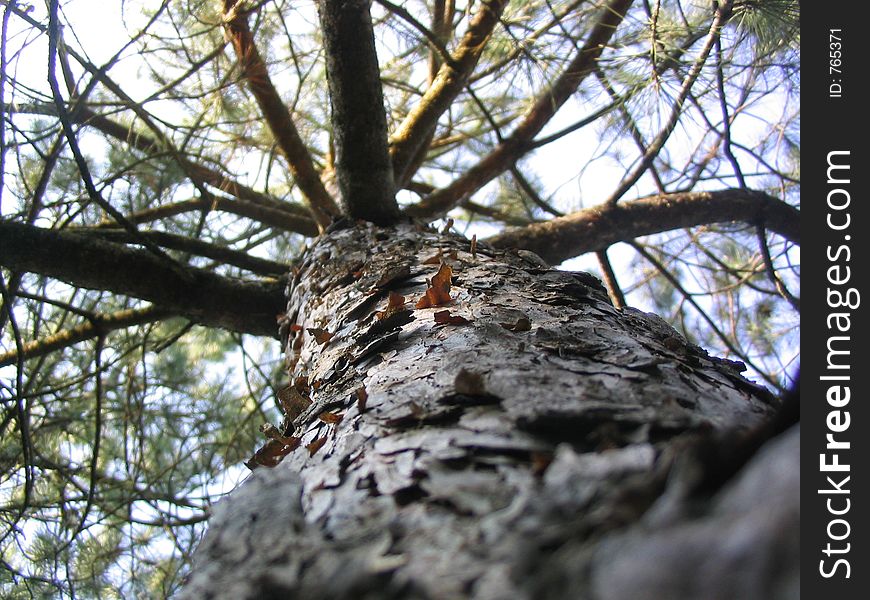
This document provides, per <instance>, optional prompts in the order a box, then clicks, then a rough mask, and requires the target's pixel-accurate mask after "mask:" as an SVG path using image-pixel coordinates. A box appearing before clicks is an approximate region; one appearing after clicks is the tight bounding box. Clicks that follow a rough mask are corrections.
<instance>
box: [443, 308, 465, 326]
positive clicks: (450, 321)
mask: <svg viewBox="0 0 870 600" xmlns="http://www.w3.org/2000/svg"><path fill="white" fill-rule="evenodd" d="M435 323H436V324H437V325H468V324H469V323H471V321H469V320H468V319H466V318H465V317H460V316H459V315H451V314H450V311H449V310H439V311H438V312H436V313H435Z"/></svg>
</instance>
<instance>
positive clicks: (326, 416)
mask: <svg viewBox="0 0 870 600" xmlns="http://www.w3.org/2000/svg"><path fill="white" fill-rule="evenodd" d="M317 418H318V419H320V420H321V421H323V422H324V423H329V424H334V423H341V420H342V419H343V418H344V417H343V415H339V414H337V413H333V412H324V413H320V415H318V417H317Z"/></svg>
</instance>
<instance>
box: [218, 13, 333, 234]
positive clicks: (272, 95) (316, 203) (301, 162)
mask: <svg viewBox="0 0 870 600" xmlns="http://www.w3.org/2000/svg"><path fill="white" fill-rule="evenodd" d="M223 17H224V30H225V31H226V34H227V37H228V38H229V40H230V42H232V45H233V48H234V49H235V51H236V57H237V58H238V61H239V65H240V66H241V69H242V73H244V75H245V78H246V79H247V81H248V88H249V89H250V90H251V93H252V94H253V95H254V98H255V99H256V101H257V105H258V106H259V107H260V111H261V112H262V114H263V118H264V119H265V120H266V123H267V124H268V126H269V129H270V130H271V131H272V134H273V135H274V136H275V141H276V142H277V143H278V147H279V148H280V149H281V153H282V154H283V155H284V157H285V158H286V159H287V162H288V164H289V166H290V171H291V172H292V173H293V177H294V179H295V180H296V183H297V185H299V189H301V190H302V193H303V194H305V198H306V200H307V201H308V204H309V206H310V207H311V210H312V212H313V213H314V216H315V219H316V220H317V223H318V224H319V225H320V226H321V227H326V226H327V225H329V223H330V221H331V218H332V217H334V216H338V215H339V214H340V210H339V208H338V206H337V205H336V204H335V201H334V200H333V199H332V197H331V196H330V195H329V193H328V192H327V191H326V187H324V185H323V182H322V181H321V180H320V175H319V174H318V172H317V169H316V168H315V166H314V162H313V161H312V160H311V155H310V154H309V153H308V148H306V147H305V143H304V142H303V141H302V138H301V137H300V135H299V132H298V131H297V129H296V126H295V125H294V124H293V120H292V119H291V117H290V111H289V110H288V109H287V106H286V105H285V104H284V101H283V100H282V99H281V96H280V95H279V94H278V91H277V90H276V89H275V86H274V84H273V83H272V80H271V78H270V77H269V72H268V70H267V69H266V63H265V62H264V61H263V57H262V56H260V52H259V51H258V50H257V46H256V45H255V44H254V35H253V33H251V29H250V27H248V13H247V12H246V11H244V10H240V7H239V3H238V1H237V0H224V12H223Z"/></svg>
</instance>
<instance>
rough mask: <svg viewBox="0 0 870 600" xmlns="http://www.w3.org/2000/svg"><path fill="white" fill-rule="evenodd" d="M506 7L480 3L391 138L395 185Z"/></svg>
mask: <svg viewBox="0 0 870 600" xmlns="http://www.w3.org/2000/svg"><path fill="white" fill-rule="evenodd" d="M506 5H507V2H506V1H503V0H488V1H484V2H482V4H481V7H480V10H479V11H478V12H477V14H476V15H475V16H474V18H473V19H472V20H471V22H470V23H469V25H468V30H467V31H466V32H465V35H464V36H463V37H462V41H461V42H460V43H459V46H458V47H457V48H456V51H455V52H454V53H453V54H452V55H451V57H450V60H449V61H445V62H444V63H443V64H442V65H441V68H440V69H438V74H437V75H436V76H435V80H434V81H433V82H432V85H430V86H429V89H427V90H426V93H425V94H424V95H423V97H422V98H421V99H420V102H419V104H417V106H415V107H414V109H413V110H411V112H410V113H408V116H407V117H405V120H404V121H403V122H402V124H401V125H399V127H398V129H396V131H395V132H394V133H393V135H392V136H391V139H390V142H391V148H390V155H391V156H392V158H393V171H394V173H395V177H396V182H397V183H398V184H399V185H402V184H403V183H404V182H405V181H406V180H408V179H410V178H411V176H413V173H412V172H410V171H411V169H410V167H411V165H413V164H414V163H415V157H416V156H417V155H418V153H419V151H420V147H421V145H422V144H423V143H424V142H425V141H426V140H427V139H430V136H431V135H432V133H433V132H434V131H435V126H436V125H437V124H438V119H439V118H440V117H441V115H442V114H444V112H445V111H446V110H447V109H448V108H450V105H451V104H452V103H453V101H454V100H455V99H456V97H457V96H458V95H459V93H460V92H461V91H462V89H463V88H464V87H465V84H466V83H467V82H468V79H469V77H470V76H471V72H472V71H473V70H474V67H475V66H476V65H477V61H478V60H479V59H480V56H481V54H482V53H483V49H484V47H485V46H486V42H487V40H488V39H489V36H490V35H491V34H492V31H493V29H494V28H495V25H496V24H497V23H498V20H499V17H500V16H501V14H502V12H503V11H504V8H505V6H506Z"/></svg>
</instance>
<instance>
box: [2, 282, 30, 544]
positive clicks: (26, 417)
mask: <svg viewBox="0 0 870 600" xmlns="http://www.w3.org/2000/svg"><path fill="white" fill-rule="evenodd" d="M0 297H2V299H3V308H5V309H6V310H5V312H6V316H7V318H8V322H9V325H10V327H11V328H12V336H13V338H14V339H15V349H16V352H17V353H18V356H17V358H16V361H15V362H16V363H17V365H16V369H15V419H16V420H17V421H18V431H19V433H20V434H21V456H22V458H23V463H24V498H23V502H22V504H21V507H20V508H19V509H18V511H17V512H16V515H15V518H14V519H12V521H11V522H10V523H9V528H8V529H7V530H6V531H4V532H3V535H2V536H0V544H2V543H3V541H4V540H5V539H6V537H7V536H9V535H10V534H11V533H13V532H15V531H16V528H17V525H18V522H19V521H21V519H22V517H23V516H24V513H25V512H27V509H28V508H29V507H30V502H31V496H32V494H33V482H34V479H33V442H32V440H31V439H30V411H29V405H28V404H25V402H24V352H23V349H24V341H23V339H22V337H21V330H20V329H19V328H18V322H17V321H16V320H15V315H14V314H13V312H12V298H11V297H10V294H9V293H8V289H7V288H6V282H5V281H4V280H3V275H2V273H0ZM4 429H5V427H4Z"/></svg>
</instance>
